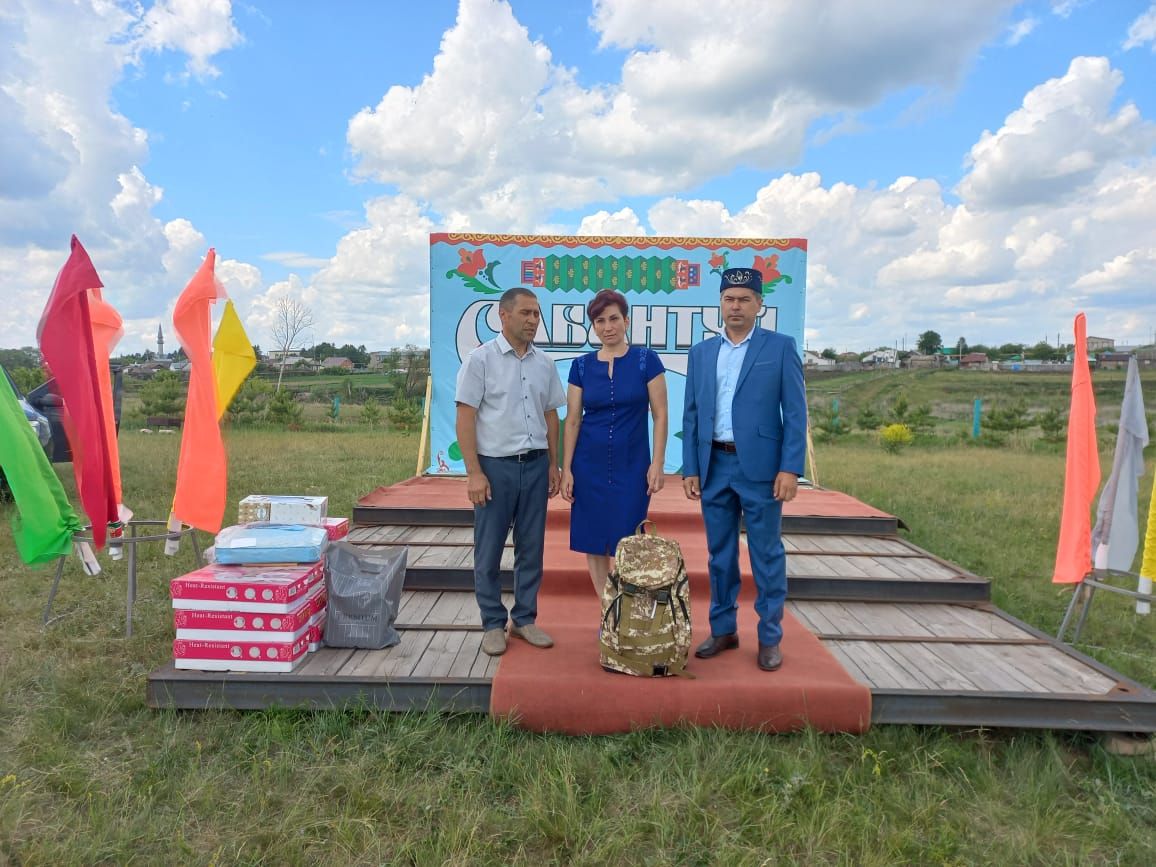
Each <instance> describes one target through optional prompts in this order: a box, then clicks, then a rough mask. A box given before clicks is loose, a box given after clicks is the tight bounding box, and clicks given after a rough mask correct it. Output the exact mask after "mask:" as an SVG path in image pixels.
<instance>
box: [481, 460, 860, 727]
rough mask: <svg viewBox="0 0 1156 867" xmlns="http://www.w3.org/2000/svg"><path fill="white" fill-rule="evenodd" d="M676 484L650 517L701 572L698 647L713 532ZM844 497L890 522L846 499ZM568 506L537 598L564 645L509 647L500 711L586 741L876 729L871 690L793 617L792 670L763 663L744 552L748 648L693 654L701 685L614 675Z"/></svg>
mask: <svg viewBox="0 0 1156 867" xmlns="http://www.w3.org/2000/svg"><path fill="white" fill-rule="evenodd" d="M675 481H676V483H677V480H675ZM671 488H672V485H670V484H669V481H668V485H667V489H666V490H665V491H664V492H663V493H662V494H661V495H660V496H659V497H655V498H654V499H653V500H652V505H651V513H650V514H651V518H652V520H654V521H655V522H656V523H657V525H658V528H659V532H661V533H663V534H664V535H669V536H674V537H675V538H677V539H678V540H679V544H680V545H681V546H682V550H683V557H684V558H685V560H686V563H687V569H688V571H689V573H690V576H691V596H692V603H691V604H692V609H693V610H692V621H693V623H694V639H693V641H694V644H693V645H692V646H697V645H698V643H699V642H701V641H704V640H705V639H706V638H707V637H708V636H709V635H710V625H709V623H708V620H707V613H708V610H709V604H710V597H709V579H708V577H707V570H706V562H707V553H706V536H705V532H704V530H703V527H702V519H701V517H700V516H699V513H698V507H697V504H696V503H691V502H690V501H688V500H686V498H685V497H683V495H682V493H681V487H680V486H679V487H677V491H678V494H677V499H676V498H674V497H671V496H670V493H671ZM808 493H820V494H826V493H829V492H808ZM830 493H833V492H830ZM836 496H837V497H839V498H845V499H846V500H849V501H850V502H851V503H854V504H857V505H858V506H859V507H860V508H865V509H867V510H869V513H873V514H882V513H878V512H875V510H871V509H870V507H864V506H863V504H861V503H858V501H857V500H853V499H852V498H850V497H845V495H843V494H837V495H836ZM799 499H800V500H801V499H803V497H800V498H799ZM559 502H560V500H558V499H555V500H553V501H551V508H550V518H549V521H548V525H547V531H546V574H545V577H544V579H543V581H542V589H541V591H540V593H539V597H538V625H539V626H541V627H542V628H543V629H544V630H546V632H548V633H549V634H550V635H551V636H552V637H553V638H554V641H555V646H554V647H553V648H551V649H549V650H538V649H536V648H533V647H530V646H529V645H527V644H526V643H525V642H524V641H521V640H520V639H516V638H514V639H511V640H510V647H509V650H508V651H507V652H506V654H505V656H503V657H502V660H501V663H500V664H499V666H498V671H497V674H496V675H495V677H494V682H493V687H492V690H491V697H490V712H491V713H492V714H494V715H496V716H503V717H509V718H510V719H511V720H513V721H514V722H515V723H516V724H517V725H519V726H522V727H524V728H528V729H531V730H534V731H553V732H563V733H567V734H576V735H588V734H611V733H615V732H626V731H630V730H632V729H635V728H645V727H652V726H674V725H680V724H689V725H697V726H722V727H725V728H732V729H751V730H757V731H768V732H785V731H793V730H796V729H800V728H803V727H805V726H811V727H813V728H816V729H819V730H821V731H828V732H854V733H859V732H863V731H865V730H866V729H867V727H868V726H869V725H870V721H871V692H870V690H869V689H867V687H865V686H863V685H861V684H859V683H858V682H857V681H855V680H854V679H852V678H851V676H850V675H849V674H847V672H846V671H845V670H844V669H843V667H842V666H841V665H840V664H839V662H838V661H837V660H836V659H835V658H834V657H833V656H832V655H831V654H830V653H829V652H828V651H827V650H826V648H824V647H823V645H822V643H821V642H820V641H819V640H818V639H817V638H815V636H814V635H812V634H811V633H810V632H808V631H807V630H806V629H805V628H804V627H803V626H802V625H801V624H800V623H799V622H798V621H797V620H795V619H794V618H793V617H792V616H791V615H790V614H787V615H786V616H785V617H784V618H783V643H782V649H783V667H782V668H781V669H779V671H777V672H773V673H771V672H764V671H761V670H759V668H758V667H757V666H756V664H755V655H756V653H757V650H758V637H757V632H756V627H757V617H756V615H755V612H754V582H753V579H751V578H750V574H749V562H748V561H747V559H746V554H745V552H743V554H742V562H743V570H744V573H743V574H744V576H745V581H744V586H743V594H742V596H741V598H740V609H739V637H740V641H741V647H740V648H739V649H738V650H731V651H726V652H725V653H723V654H721V655H720V656H718V657H715V658H714V659H710V660H700V659H695V658H694V657H693V655H692V657H691V660H690V664H689V667H688V670H689V671H690V672H691V673H693V674H694V675H695V679H694V680H690V679H686V678H679V677H667V678H639V677H631V676H629V675H623V674H612V673H609V672H606V671H603V670H602V667H601V666H600V665H599V662H598V638H597V632H598V621H599V615H600V609H599V604H598V600H597V598H596V597H595V595H594V589H593V586H592V585H591V583H590V577H589V575H588V573H587V571H586V559H585V557H584V556H583V555H581V554H575V553H574V552H572V551H570V550H569V523H568V522H569V511H568V506H567V504H565V503H562V504H561V505H562V506H563V507H564V508H559V506H558V505H557V504H558V503H559ZM796 502H797V501H796ZM827 502H830V501H827ZM668 504H670V505H674V506H676V508H668ZM682 504H688V505H690V506H693V509H690V508H685V507H683V506H682ZM792 505H794V504H792ZM822 505H825V502H824V501H820V506H822ZM804 507H805V504H804ZM807 513H808V512H806V511H804V512H801V514H807ZM839 514H845V513H843V512H840V513H839ZM860 514H862V513H860Z"/></svg>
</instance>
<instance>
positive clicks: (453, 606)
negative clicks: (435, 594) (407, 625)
mask: <svg viewBox="0 0 1156 867" xmlns="http://www.w3.org/2000/svg"><path fill="white" fill-rule="evenodd" d="M463 604H465V605H468V606H469V615H470V617H469V620H465V621H461V622H466V623H470V622H475V621H476V620H477V619H478V616H477V615H478V607H477V603H476V602H475V601H474V596H473V594H470V593H458V592H449V591H447V592H445V593H443V594H442V595H441V598H440V599H438V601H437V604H436V605H434V607H433V608H431V609H430V611H429V613H428V614H427V615H426V616H425V619H424V620H423V621H422V622H423V623H424V624H426V625H427V626H430V627H431V628H432V627H435V626H440V625H442V624H451V625H452V624H454V623H458V622H459V617H460V615H461V611H462V606H463Z"/></svg>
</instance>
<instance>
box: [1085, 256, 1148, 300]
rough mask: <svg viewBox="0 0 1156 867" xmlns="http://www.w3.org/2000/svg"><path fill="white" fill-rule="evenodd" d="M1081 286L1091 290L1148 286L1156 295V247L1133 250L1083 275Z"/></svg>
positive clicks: (1142, 288) (1126, 289)
mask: <svg viewBox="0 0 1156 867" xmlns="http://www.w3.org/2000/svg"><path fill="white" fill-rule="evenodd" d="M1074 285H1075V287H1076V288H1077V289H1087V290H1088V291H1089V292H1093V293H1096V292H1114V291H1128V290H1134V289H1139V290H1145V291H1147V292H1149V293H1151V295H1150V296H1149V297H1151V296H1152V295H1156V247H1147V248H1144V249H1138V250H1129V251H1128V252H1127V253H1125V254H1123V255H1120V256H1115V257H1114V258H1112V259H1111V260H1110V261H1108V262H1104V263H1103V264H1102V265H1101V266H1100V267H1099V268H1097V269H1096V270H1094V271H1089V272H1088V273H1087V274H1083V275H1081V276H1080V278H1079V279H1078V280H1076V282H1075V284H1074Z"/></svg>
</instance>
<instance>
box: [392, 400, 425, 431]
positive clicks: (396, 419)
mask: <svg viewBox="0 0 1156 867" xmlns="http://www.w3.org/2000/svg"><path fill="white" fill-rule="evenodd" d="M420 421H421V406H420V405H419V404H418V402H417V401H416V400H413V399H411V398H409V397H407V396H405V395H403V394H399V395H398V396H397V397H395V398H394V399H393V403H391V404H390V406H389V423H390V424H391V425H392V426H393V427H396V428H400V429H401V430H406V431H408V430H410V429H411V428H412V427H413V426H414V425H416V424H417V423H418V422H420Z"/></svg>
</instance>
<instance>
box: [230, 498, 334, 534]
mask: <svg viewBox="0 0 1156 867" xmlns="http://www.w3.org/2000/svg"><path fill="white" fill-rule="evenodd" d="M328 513H329V498H328V497H305V496H296V495H292V494H250V495H249V496H248V497H245V499H243V500H241V502H240V504H239V505H238V506H237V523H238V524H251V523H254V522H256V521H265V522H268V523H271V524H306V525H311V526H320V525H321V524H323V523H324V522H325V517H326V515H327V514H328Z"/></svg>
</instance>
